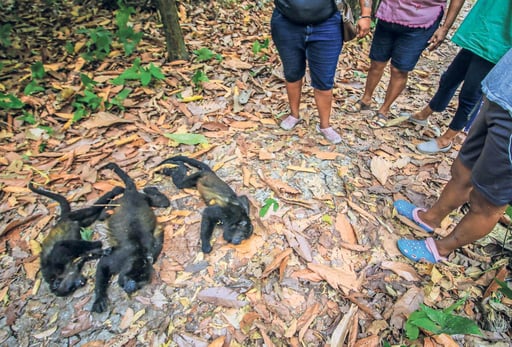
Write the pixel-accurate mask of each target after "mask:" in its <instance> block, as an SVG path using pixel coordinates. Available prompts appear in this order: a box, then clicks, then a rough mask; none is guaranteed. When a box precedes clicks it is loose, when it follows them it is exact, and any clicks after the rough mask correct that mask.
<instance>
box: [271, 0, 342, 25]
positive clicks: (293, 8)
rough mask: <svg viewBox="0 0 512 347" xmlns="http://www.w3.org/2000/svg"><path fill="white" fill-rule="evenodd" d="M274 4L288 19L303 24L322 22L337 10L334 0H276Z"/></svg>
mask: <svg viewBox="0 0 512 347" xmlns="http://www.w3.org/2000/svg"><path fill="white" fill-rule="evenodd" d="M274 4H275V6H276V8H277V10H278V11H279V12H281V13H282V14H283V16H285V17H286V18H287V19H288V20H290V21H291V22H294V23H297V24H301V25H308V24H318V23H321V22H323V21H325V20H326V19H328V18H330V17H331V16H332V15H333V14H334V12H335V11H337V8H336V5H335V4H334V1H333V0H274Z"/></svg>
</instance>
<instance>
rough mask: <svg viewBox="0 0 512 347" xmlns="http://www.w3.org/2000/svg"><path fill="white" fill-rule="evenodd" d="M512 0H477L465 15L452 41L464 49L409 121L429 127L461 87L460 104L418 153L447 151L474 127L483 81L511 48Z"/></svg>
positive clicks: (420, 145) (421, 144) (419, 147)
mask: <svg viewBox="0 0 512 347" xmlns="http://www.w3.org/2000/svg"><path fill="white" fill-rule="evenodd" d="M511 23H512V2H511V1H509V0H478V2H477V3H476V4H475V5H474V6H473V8H472V9H471V11H470V12H469V14H468V15H467V16H466V18H465V19H464V21H463V22H462V24H461V25H460V27H459V29H458V30H457V31H456V32H455V35H454V36H453V38H452V41H453V42H454V43H455V44H457V45H458V46H460V47H461V48H462V49H461V50H460V51H459V53H458V54H457V56H455V58H454V59H453V61H452V62H451V64H450V66H448V69H447V70H446V71H445V72H444V73H443V75H442V76H441V79H440V81H439V87H438V88H437V92H436V94H435V95H434V96H433V98H432V99H431V100H430V102H429V103H428V104H427V105H426V106H425V107H424V108H423V109H422V110H421V111H419V112H417V113H415V114H414V115H412V116H411V117H410V118H409V121H410V122H412V123H414V124H418V125H423V126H426V125H428V118H429V117H430V115H432V113H434V112H442V111H444V110H445V109H446V107H447V106H448V103H449V102H450V100H451V99H452V98H453V95H454V94H455V92H456V91H457V89H458V87H459V86H460V85H461V83H462V87H461V89H460V93H459V103H458V105H457V110H456V111H455V115H454V116H453V118H452V121H451V122H450V125H449V126H448V129H447V130H446V131H445V132H444V133H443V134H442V135H441V136H440V137H438V138H436V139H432V140H430V141H427V142H422V143H419V144H418V145H417V146H416V148H417V149H418V151H419V152H422V153H427V154H434V153H439V152H447V151H449V150H450V149H451V147H452V142H453V139H454V138H455V137H456V136H457V135H458V134H459V133H460V132H461V131H462V130H463V129H464V128H468V127H470V126H471V122H472V119H471V118H470V117H469V115H470V112H471V110H472V109H473V108H474V107H475V106H477V105H478V104H479V101H480V100H481V98H482V90H481V88H480V84H481V83H482V80H483V79H484V77H485V76H486V75H487V73H488V72H489V71H491V69H492V68H493V67H494V65H495V64H496V63H497V62H498V60H500V58H501V57H502V56H503V55H504V54H505V52H507V50H508V49H509V48H510V47H512V24H511Z"/></svg>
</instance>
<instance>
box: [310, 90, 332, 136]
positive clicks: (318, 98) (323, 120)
mask: <svg viewBox="0 0 512 347" xmlns="http://www.w3.org/2000/svg"><path fill="white" fill-rule="evenodd" d="M314 94H315V102H316V107H317V108H318V115H319V116H320V129H325V128H328V127H329V126H330V125H329V119H330V117H331V108H332V89H329V90H319V89H315V90H314Z"/></svg>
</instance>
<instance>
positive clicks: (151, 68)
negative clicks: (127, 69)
mask: <svg viewBox="0 0 512 347" xmlns="http://www.w3.org/2000/svg"><path fill="white" fill-rule="evenodd" d="M149 72H151V76H153V77H154V78H156V79H158V80H163V79H164V78H165V75H164V74H163V73H162V70H160V68H159V67H157V66H155V65H153V63H151V64H150V65H149Z"/></svg>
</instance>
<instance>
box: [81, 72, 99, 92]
mask: <svg viewBox="0 0 512 347" xmlns="http://www.w3.org/2000/svg"><path fill="white" fill-rule="evenodd" d="M80 81H82V84H83V85H84V86H85V87H86V88H90V87H93V86H95V85H97V84H98V82H96V81H95V80H93V79H92V78H90V77H89V76H87V75H86V74H83V73H81V74H80Z"/></svg>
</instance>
